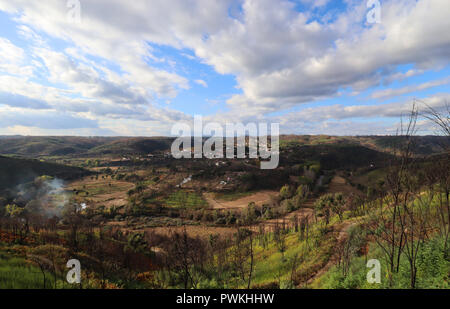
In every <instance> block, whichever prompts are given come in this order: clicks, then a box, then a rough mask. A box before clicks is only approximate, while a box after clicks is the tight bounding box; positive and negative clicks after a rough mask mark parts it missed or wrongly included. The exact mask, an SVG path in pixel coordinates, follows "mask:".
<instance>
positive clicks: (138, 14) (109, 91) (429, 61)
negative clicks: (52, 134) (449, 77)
mask: <svg viewBox="0 0 450 309" xmlns="http://www.w3.org/2000/svg"><path fill="white" fill-rule="evenodd" d="M302 2H304V3H306V4H310V5H311V6H314V7H319V6H325V5H326V4H327V2H328V1H326V0H320V1H314V2H312V1H310V0H302ZM346 3H348V4H349V7H348V9H347V10H346V11H345V12H341V13H338V15H336V16H335V17H336V18H333V19H329V18H328V17H327V18H325V16H324V17H323V18H321V19H319V18H316V17H314V16H312V15H311V14H310V12H298V11H296V10H295V3H293V2H290V1H284V0H280V1H273V0H242V1H231V0H225V1H210V0H172V1H166V0H153V1H132V2H123V1H119V0H96V1H83V2H82V8H81V13H82V20H81V23H79V24H77V23H70V22H68V20H67V18H66V13H67V8H66V6H65V3H64V1H59V0H49V1H28V0H0V10H3V11H7V12H10V13H14V14H16V16H17V17H16V20H17V21H18V22H19V23H22V25H21V26H20V27H19V33H20V34H21V36H22V37H24V38H27V39H28V40H29V41H30V42H32V43H33V44H34V45H35V46H36V47H38V48H35V49H33V55H34V56H36V57H37V58H38V59H40V60H39V61H38V60H36V59H33V62H30V63H33V65H34V68H35V69H38V66H39V65H42V67H43V68H45V69H46V70H48V73H49V76H48V77H49V80H50V81H51V82H52V83H54V84H60V83H62V84H64V85H65V86H67V87H64V88H67V89H56V86H55V87H47V86H42V85H38V84H37V83H36V82H31V81H29V80H27V79H26V76H30V74H31V73H32V71H33V67H31V66H29V65H27V64H26V63H27V62H26V56H24V50H22V49H21V48H19V47H17V46H14V45H13V44H12V43H11V42H9V41H8V40H5V39H3V40H2V41H0V52H1V51H3V50H5V52H4V53H3V52H2V53H0V70H3V71H6V72H7V73H9V74H15V75H18V76H21V78H20V79H19V78H17V79H16V80H12V79H11V78H9V80H10V81H14V83H12V84H11V86H10V87H8V88H9V90H8V89H6V90H5V89H4V88H5V87H6V86H3V87H2V84H1V83H0V90H2V91H6V92H10V93H13V94H16V95H17V96H18V97H17V100H16V101H15V104H16V105H19V103H20V101H21V100H19V98H22V99H23V97H19V96H25V97H29V98H31V99H35V100H42V101H44V102H46V103H48V104H49V105H50V106H51V108H52V110H54V111H63V110H66V111H70V112H72V113H74V114H86V115H88V116H90V117H94V116H96V117H99V118H98V119H99V120H100V121H101V123H106V122H107V121H108V120H116V119H119V118H120V119H124V118H126V119H140V121H146V120H151V121H156V120H161V122H162V121H169V122H173V121H175V120H177V119H183V120H185V119H189V116H187V115H185V114H184V113H181V112H177V111H174V110H168V109H167V110H166V109H161V108H157V107H155V106H154V105H152V102H154V100H155V98H165V99H171V98H174V97H176V96H177V95H178V94H179V93H180V92H181V91H186V90H188V89H189V82H190V81H189V80H188V79H187V78H186V77H184V76H182V75H180V73H177V72H176V68H177V64H176V63H173V68H174V69H171V70H170V71H169V70H164V69H161V68H160V66H158V65H157V64H156V63H161V62H164V61H166V60H165V59H163V58H161V57H158V56H156V55H154V50H153V48H152V47H151V45H153V44H156V45H163V46H171V47H175V48H179V49H180V51H181V49H185V48H186V49H189V50H190V52H191V51H192V53H193V54H194V55H195V57H192V56H189V55H188V54H186V53H185V52H184V51H183V52H182V54H184V55H185V57H187V56H186V55H188V56H189V57H188V58H189V59H191V60H194V59H197V60H200V61H202V62H203V63H206V64H209V65H210V66H212V67H213V68H214V69H215V70H216V72H218V73H220V74H232V75H234V76H236V81H237V83H238V87H239V88H240V89H241V90H242V94H237V95H234V96H232V97H231V98H230V99H229V100H228V101H227V104H228V107H229V108H230V109H231V112H230V113H228V114H227V113H220V114H218V115H215V117H216V118H218V119H224V118H226V117H229V116H230V115H239V117H240V118H242V119H263V118H264V117H265V115H266V114H268V113H271V112H276V111H283V110H287V109H289V108H291V107H294V106H298V105H301V104H302V103H306V102H315V101H319V100H322V99H325V98H331V97H337V96H339V95H340V93H341V91H342V90H343V89H344V90H346V89H350V90H351V91H353V92H355V93H358V92H360V91H364V90H367V89H369V88H370V87H372V86H375V85H380V84H383V83H384V84H385V85H386V84H390V83H392V82H394V81H396V80H404V79H406V78H409V77H412V76H415V75H418V74H422V73H424V72H426V71H427V70H431V69H433V70H434V69H439V68H442V67H443V66H446V65H448V63H449V60H450V32H449V31H446V29H450V19H449V18H448V16H447V15H448V13H447V12H449V11H450V2H449V1H448V0H418V1H411V0H395V1H394V0H386V1H383V2H382V22H381V24H376V25H365V24H364V18H365V16H366V13H367V8H366V3H365V1H346ZM43 12H45V18H43V16H44V15H43ZM36 33H46V34H48V35H50V36H52V37H56V38H59V39H62V40H65V41H67V42H69V44H70V45H73V47H72V48H68V49H66V50H64V51H54V50H51V49H50V48H49V47H48V46H47V45H46V43H45V41H44V40H42V37H41V36H39V35H37V34H36ZM437 34H439V35H437ZM149 43H151V44H149ZM90 56H94V57H95V59H100V62H97V61H94V60H91V59H93V58H92V57H90ZM2 57H3V58H2ZM103 61H106V62H107V63H112V64H114V65H115V66H117V67H118V68H119V70H118V72H113V71H112V70H110V69H108V68H107V66H106V65H104V64H102V62H103ZM402 65H412V67H413V68H412V69H410V70H409V71H408V72H406V73H401V72H398V67H400V66H402ZM119 72H120V73H119ZM1 78H4V77H1ZM19 80H21V81H22V82H23V83H24V84H23V85H20V84H19V82H20V81H19ZM192 82H194V83H197V84H200V85H203V86H204V87H207V86H208V85H207V84H206V82H204V81H202V80H193V81H192ZM433 83H434V82H429V83H425V84H423V85H419V86H417V87H415V86H408V87H403V88H398V89H394V90H383V91H379V92H375V93H373V94H372V95H373V97H374V98H388V97H390V96H394V95H399V94H405V93H408V92H411V91H417V90H424V89H428V88H430V87H433V85H435V84H433ZM22 103H24V102H21V103H20V104H22ZM34 103H37V102H36V101H35V102H34ZM10 104H12V103H10ZM22 106H23V104H22ZM328 108H329V109H330V111H329V112H328V111H327V110H326V109H324V110H322V112H323V114H324V115H328V116H329V117H331V118H332V117H333V116H336V115H335V114H333V113H332V111H333V109H334V108H335V107H328ZM342 108H343V107H342ZM395 108H399V106H394V105H393V106H392V110H394V109H395ZM367 110H370V109H369V108H366V107H362V108H361V110H360V109H359V107H357V106H355V107H349V108H347V109H343V110H341V112H342V113H344V114H348V115H357V114H359V113H362V114H364V113H366V112H367ZM236 111H239V113H236ZM338 112H339V110H338ZM372 112H374V113H375V112H377V113H381V114H379V115H383V112H382V111H380V110H379V109H376V108H373V110H372ZM327 113H328V114H327ZM338 114H339V113H338ZM308 115H309V114H308V112H307V111H303V116H308ZM310 117H312V119H314V117H316V116H315V112H311V115H310ZM355 117H356V116H355ZM233 119H234V118H233ZM321 119H323V117H322V118H321ZM130 121H131V120H130Z"/></svg>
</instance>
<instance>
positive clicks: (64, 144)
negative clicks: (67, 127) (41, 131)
mask: <svg viewBox="0 0 450 309" xmlns="http://www.w3.org/2000/svg"><path fill="white" fill-rule="evenodd" d="M172 141H173V138H170V137H52V136H45V137H28V136H27V137H25V136H0V154H1V155H15V156H21V157H28V158H39V157H47V156H66V155H105V154H115V155H123V154H149V153H152V152H154V151H162V150H168V149H170V146H171V144H172Z"/></svg>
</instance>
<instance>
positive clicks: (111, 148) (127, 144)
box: [88, 137, 173, 155]
mask: <svg viewBox="0 0 450 309" xmlns="http://www.w3.org/2000/svg"><path fill="white" fill-rule="evenodd" d="M172 142H173V138H170V137H147V138H143V137H140V138H124V139H120V140H116V141H113V142H110V143H107V144H103V145H99V146H97V147H95V148H92V149H90V150H89V151H88V153H89V154H95V155H105V154H116V155H122V154H141V155H145V154H149V153H152V152H155V151H163V150H169V149H170V146H171V144H172Z"/></svg>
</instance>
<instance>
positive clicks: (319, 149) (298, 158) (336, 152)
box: [280, 144, 392, 170]
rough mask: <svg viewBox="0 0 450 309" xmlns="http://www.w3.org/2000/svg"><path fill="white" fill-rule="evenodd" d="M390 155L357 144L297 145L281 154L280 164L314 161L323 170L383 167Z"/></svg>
mask: <svg viewBox="0 0 450 309" xmlns="http://www.w3.org/2000/svg"><path fill="white" fill-rule="evenodd" d="M391 158H392V155H390V154H388V153H384V152H380V151H377V150H374V149H370V148H368V147H365V146H361V145H357V144H323V145H303V146H300V145H298V146H297V147H291V148H289V149H287V150H286V152H284V153H283V152H282V154H281V160H280V162H282V163H283V165H294V164H296V163H299V162H302V161H303V162H305V161H315V162H319V163H320V166H321V167H322V168H323V169H325V170H333V169H347V168H350V169H352V168H360V167H370V166H371V165H373V166H374V167H381V166H384V165H385V164H386V163H387V162H389V159H391Z"/></svg>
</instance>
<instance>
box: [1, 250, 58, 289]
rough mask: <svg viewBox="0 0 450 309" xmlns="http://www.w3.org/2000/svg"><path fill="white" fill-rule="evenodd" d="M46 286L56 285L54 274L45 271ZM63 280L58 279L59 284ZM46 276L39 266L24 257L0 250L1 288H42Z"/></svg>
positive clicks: (48, 287)
mask: <svg viewBox="0 0 450 309" xmlns="http://www.w3.org/2000/svg"><path fill="white" fill-rule="evenodd" d="M45 277H46V284H45V288H47V289H50V288H53V287H54V278H53V274H51V273H50V272H47V271H46V272H45ZM61 285H62V281H61V280H57V286H61ZM42 288H44V276H43V274H42V272H41V270H40V269H39V268H38V267H35V266H32V265H30V264H28V263H27V261H26V260H25V259H24V258H19V257H13V256H11V255H9V254H7V253H6V252H4V251H0V289H42Z"/></svg>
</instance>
